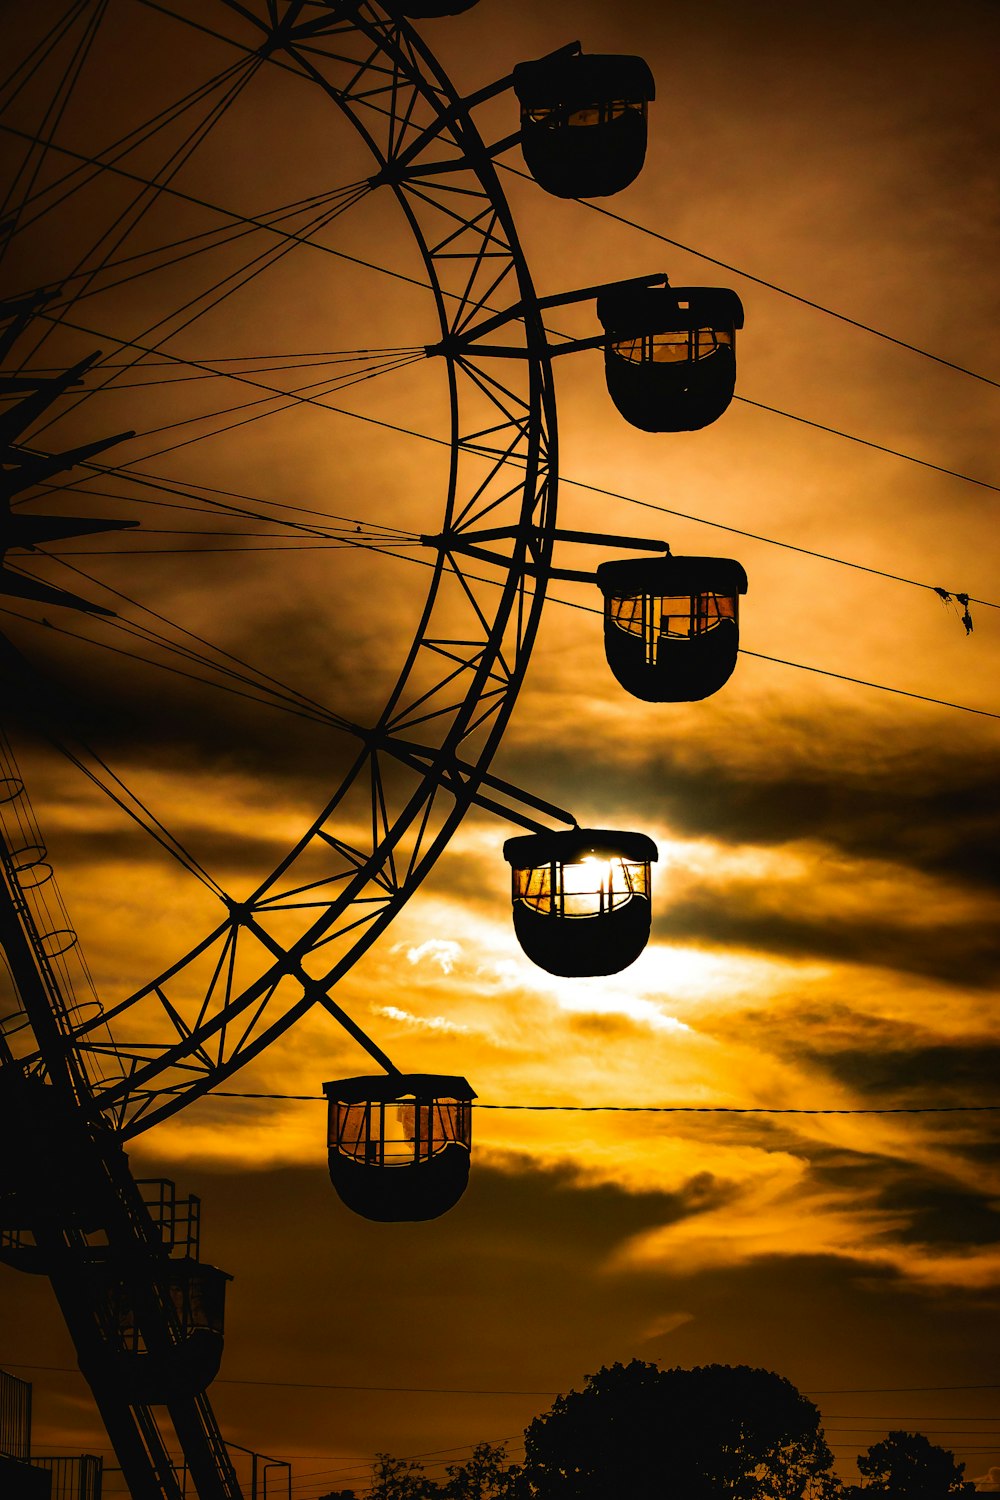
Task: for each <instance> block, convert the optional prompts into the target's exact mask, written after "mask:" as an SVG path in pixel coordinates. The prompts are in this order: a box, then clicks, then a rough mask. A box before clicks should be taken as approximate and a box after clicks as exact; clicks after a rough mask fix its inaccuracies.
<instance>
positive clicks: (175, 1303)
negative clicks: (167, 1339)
mask: <svg viewBox="0 0 1000 1500" xmlns="http://www.w3.org/2000/svg"><path fill="white" fill-rule="evenodd" d="M109 1272H110V1276H109V1279H108V1281H107V1290H106V1294H105V1295H106V1316H107V1321H108V1324H109V1327H110V1328H111V1329H112V1330H113V1332H114V1340H113V1342H114V1343H116V1344H117V1345H118V1351H117V1353H111V1352H109V1353H106V1354H105V1355H104V1356H103V1357H104V1358H105V1359H110V1360H113V1361H115V1362H116V1363H117V1366H118V1371H119V1374H120V1376H121V1378H122V1379H123V1380H124V1381H125V1383H126V1384H127V1388H128V1390H129V1393H130V1395H131V1397H132V1398H133V1399H134V1400H135V1401H137V1402H143V1403H149V1404H151V1405H158V1404H160V1403H163V1402H168V1401H173V1400H177V1399H180V1398H183V1397H190V1396H197V1395H200V1394H201V1392H202V1391H204V1390H207V1388H208V1386H209V1385H211V1383H212V1381H213V1380H214V1379H215V1377H216V1375H217V1374H218V1373H219V1366H220V1364H221V1362H222V1349H223V1332H224V1324H225V1300H226V1283H227V1282H229V1281H231V1280H232V1277H231V1276H230V1275H229V1274H228V1272H226V1271H220V1270H219V1268H218V1267H217V1266H209V1265H204V1264H203V1263H202V1262H200V1261H196V1260H193V1259H191V1258H184V1259H180V1260H171V1261H168V1262H167V1265H166V1267H165V1268H164V1270H163V1271H162V1272H160V1273H159V1274H158V1275H157V1276H156V1278H155V1290H154V1291H153V1292H152V1293H151V1291H150V1286H149V1282H148V1281H147V1279H146V1275H145V1274H144V1273H143V1272H142V1271H140V1272H139V1273H137V1275H136V1276H135V1277H134V1278H132V1279H125V1280H122V1279H119V1278H116V1277H115V1276H114V1274H113V1272H112V1271H111V1268H110V1267H97V1268H95V1275H97V1276H99V1277H103V1276H107V1275H108V1274H109ZM150 1295H153V1296H157V1297H159V1298H161V1299H162V1300H163V1301H164V1302H165V1303H167V1304H169V1305H170V1306H171V1307H172V1309H173V1315H174V1320H175V1323H176V1327H177V1331H178V1334H179V1338H178V1341H177V1342H176V1343H175V1344H173V1345H172V1346H171V1347H169V1348H166V1349H147V1348H145V1347H144V1346H143V1343H142V1339H141V1337H140V1333H139V1328H140V1325H141V1324H142V1323H143V1313H142V1302H143V1299H144V1298H148V1297H149V1296H150Z"/></svg>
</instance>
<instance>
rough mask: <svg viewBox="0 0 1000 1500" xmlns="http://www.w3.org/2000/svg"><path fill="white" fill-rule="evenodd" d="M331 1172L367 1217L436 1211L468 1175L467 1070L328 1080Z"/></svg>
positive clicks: (449, 1202) (392, 1218) (456, 1194)
mask: <svg viewBox="0 0 1000 1500" xmlns="http://www.w3.org/2000/svg"><path fill="white" fill-rule="evenodd" d="M323 1091H324V1093H325V1094H326V1096H327V1099H328V1100H329V1101H330V1106H329V1162H330V1180H331V1181H332V1183H333V1185H334V1187H335V1188H336V1189H337V1193H338V1194H339V1196H340V1199H341V1201H342V1202H343V1203H345V1204H346V1205H347V1207H348V1208H350V1209H353V1211H354V1212H355V1213H356V1214H361V1215H362V1217H364V1218H366V1219H377V1220H380V1221H382V1222H384V1223H393V1222H396V1221H398V1220H403V1219H436V1218H438V1216H439V1215H440V1214H443V1213H447V1211H448V1209H449V1208H453V1207H454V1205H455V1204H456V1203H457V1202H458V1200H459V1198H461V1196H462V1194H463V1193H464V1192H465V1188H466V1184H467V1183H468V1180H469V1161H470V1158H471V1153H472V1100H473V1099H474V1098H475V1097H476V1095H475V1091H474V1090H473V1089H472V1088H470V1086H469V1084H468V1083H467V1081H466V1080H465V1079H464V1078H453V1077H447V1076H445V1075H442V1074H437V1073H393V1074H388V1075H381V1074H379V1075H378V1076H376V1077H373V1078H342V1079H339V1080H335V1081H334V1082H333V1083H325V1084H324V1085H323Z"/></svg>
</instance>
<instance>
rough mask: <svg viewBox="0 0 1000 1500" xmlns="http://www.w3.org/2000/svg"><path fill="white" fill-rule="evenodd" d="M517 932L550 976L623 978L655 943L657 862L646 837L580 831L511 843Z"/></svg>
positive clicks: (508, 851)
mask: <svg viewBox="0 0 1000 1500" xmlns="http://www.w3.org/2000/svg"><path fill="white" fill-rule="evenodd" d="M503 853H504V859H506V860H507V862H508V863H509V864H510V866H511V899H512V901H513V906H514V932H515V933H516V935H517V940H518V942H519V943H520V944H521V947H522V948H523V949H524V951H525V953H526V954H527V955H528V957H529V958H530V959H531V960H532V962H534V963H536V964H538V966H539V968H542V969H546V970H548V972H549V973H550V974H561V975H566V976H569V977H574V978H579V977H583V976H585V975H596V974H617V973H618V972H619V970H621V969H625V968H627V967H628V965H629V964H630V963H632V962H633V961H634V960H635V959H637V958H638V957H639V954H640V953H641V952H642V950H643V948H645V946H646V943H647V942H648V940H649V927H650V912H651V908H650V874H649V866H650V863H651V862H652V861H653V860H655V859H656V858H657V851H656V845H655V844H654V843H653V840H652V839H650V838H647V837H646V835H645V834H643V833H626V832H622V831H619V830H618V829H614V828H572V829H569V830H568V831H565V832H555V833H529V834H522V835H520V836H519V837H517V838H513V839H508V840H507V842H506V843H505V844H504V846H503Z"/></svg>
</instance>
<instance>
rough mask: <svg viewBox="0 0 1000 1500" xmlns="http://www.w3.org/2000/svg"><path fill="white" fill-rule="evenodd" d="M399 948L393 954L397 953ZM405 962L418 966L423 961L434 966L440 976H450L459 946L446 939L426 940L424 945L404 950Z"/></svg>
mask: <svg viewBox="0 0 1000 1500" xmlns="http://www.w3.org/2000/svg"><path fill="white" fill-rule="evenodd" d="M399 951H400V950H399V948H398V947H397V948H394V949H393V952H396V953H398V952H399ZM404 951H405V953H406V958H407V961H408V962H409V963H411V964H420V963H422V962H424V961H425V960H427V961H429V962H430V963H432V964H434V965H436V967H437V968H438V969H440V971H441V973H442V974H450V973H451V971H452V970H453V969H454V967H455V964H456V962H457V961H458V959H459V958H460V956H461V953H462V948H461V944H459V943H455V942H451V941H450V940H448V939H446V938H428V940H427V941H426V942H425V943H420V944H419V945H418V946H417V947H415V948H406V949H405V950H404Z"/></svg>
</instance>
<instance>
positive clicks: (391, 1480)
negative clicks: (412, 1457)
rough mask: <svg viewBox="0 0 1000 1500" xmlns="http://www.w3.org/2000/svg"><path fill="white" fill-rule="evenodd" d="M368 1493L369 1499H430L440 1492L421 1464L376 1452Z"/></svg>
mask: <svg viewBox="0 0 1000 1500" xmlns="http://www.w3.org/2000/svg"><path fill="white" fill-rule="evenodd" d="M368 1493H369V1496H370V1500H430V1497H431V1496H437V1495H440V1493H441V1492H440V1490H439V1489H438V1487H437V1485H436V1484H434V1483H433V1481H432V1480H429V1479H428V1478H427V1476H426V1475H425V1473H424V1470H423V1465H422V1464H416V1463H412V1462H410V1461H409V1460H407V1459H403V1458H393V1457H392V1455H391V1454H389V1453H376V1455H375V1462H374V1463H373V1464H372V1479H371V1488H370V1490H369V1492H368Z"/></svg>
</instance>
